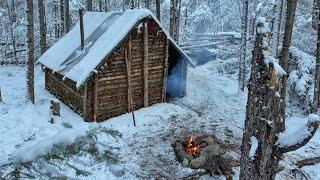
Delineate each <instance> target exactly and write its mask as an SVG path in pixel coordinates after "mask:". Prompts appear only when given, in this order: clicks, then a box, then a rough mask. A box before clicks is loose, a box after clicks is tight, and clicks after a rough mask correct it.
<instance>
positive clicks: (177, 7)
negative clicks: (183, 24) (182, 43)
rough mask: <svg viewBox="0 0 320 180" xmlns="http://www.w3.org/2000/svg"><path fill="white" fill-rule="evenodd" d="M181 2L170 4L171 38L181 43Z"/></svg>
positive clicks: (172, 0) (178, 0)
mask: <svg viewBox="0 0 320 180" xmlns="http://www.w3.org/2000/svg"><path fill="white" fill-rule="evenodd" d="M180 11H181V1H180V0H171V3H170V30H169V31H170V36H171V37H172V38H173V39H174V40H175V41H176V42H177V43H179V25H180Z"/></svg>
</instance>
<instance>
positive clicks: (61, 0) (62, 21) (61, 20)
mask: <svg viewBox="0 0 320 180" xmlns="http://www.w3.org/2000/svg"><path fill="white" fill-rule="evenodd" d="M59 2H60V3H59V7H60V8H59V10H60V34H61V36H63V34H64V32H65V27H64V0H60V1H59Z"/></svg>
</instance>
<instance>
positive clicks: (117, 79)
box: [97, 20, 166, 121]
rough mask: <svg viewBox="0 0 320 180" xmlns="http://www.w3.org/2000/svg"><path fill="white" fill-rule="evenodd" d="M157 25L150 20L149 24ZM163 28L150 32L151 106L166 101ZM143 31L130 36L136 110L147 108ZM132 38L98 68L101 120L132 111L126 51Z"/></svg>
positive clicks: (151, 29)
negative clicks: (144, 84)
mask: <svg viewBox="0 0 320 180" xmlns="http://www.w3.org/2000/svg"><path fill="white" fill-rule="evenodd" d="M150 23H151V25H154V22H152V21H151V20H149V22H148V24H150ZM159 30H160V27H156V28H154V27H153V28H150V29H149V36H148V38H149V49H148V52H149V63H148V86H149V88H148V95H149V99H148V104H149V105H152V104H155V103H159V102H161V101H162V90H163V74H164V61H165V47H166V37H165V35H164V33H163V32H159ZM142 32H143V31H142V30H139V29H136V28H135V29H133V31H132V32H131V33H130V35H131V43H132V49H131V53H132V57H131V58H132V59H131V91H132V102H133V110H137V109H139V108H142V107H143V106H144V102H143V101H144V96H143V93H144V92H143V91H144V89H143V56H144V54H143V53H144V52H143V33H142ZM128 42H129V35H128V37H127V38H126V39H125V40H124V42H123V43H122V44H121V45H120V46H119V47H118V49H117V50H116V51H115V52H114V53H113V54H112V55H110V56H109V57H108V58H107V60H106V61H105V63H104V64H102V65H101V67H100V68H99V69H98V79H99V81H98V83H99V84H98V87H99V88H98V110H97V121H102V120H106V119H108V118H110V117H114V116H118V115H121V114H123V113H125V112H127V110H128V99H127V98H128V83H127V76H126V63H125V48H127V47H128Z"/></svg>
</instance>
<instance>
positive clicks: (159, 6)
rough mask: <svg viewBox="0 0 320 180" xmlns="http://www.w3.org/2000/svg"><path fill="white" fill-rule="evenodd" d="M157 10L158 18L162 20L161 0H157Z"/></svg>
mask: <svg viewBox="0 0 320 180" xmlns="http://www.w3.org/2000/svg"><path fill="white" fill-rule="evenodd" d="M156 12H157V19H158V20H159V21H161V4H160V0H156Z"/></svg>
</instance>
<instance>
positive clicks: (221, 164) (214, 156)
mask: <svg viewBox="0 0 320 180" xmlns="http://www.w3.org/2000/svg"><path fill="white" fill-rule="evenodd" d="M220 144H221V142H219V141H218V140H217V139H215V138H214V137H211V136H201V137H196V136H195V135H194V134H192V135H191V136H189V137H187V138H182V139H180V140H178V141H176V142H175V143H174V144H173V146H174V150H175V154H176V156H177V159H178V161H179V162H181V163H182V166H184V167H189V168H191V169H204V170H206V172H207V173H208V174H211V175H212V174H223V175H225V176H226V177H227V179H229V178H230V177H232V176H231V175H232V174H233V171H232V164H235V163H232V162H234V161H236V160H233V159H231V158H228V157H225V156H224V155H225V154H226V150H225V149H223V148H222V146H221V145H220Z"/></svg>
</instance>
